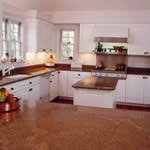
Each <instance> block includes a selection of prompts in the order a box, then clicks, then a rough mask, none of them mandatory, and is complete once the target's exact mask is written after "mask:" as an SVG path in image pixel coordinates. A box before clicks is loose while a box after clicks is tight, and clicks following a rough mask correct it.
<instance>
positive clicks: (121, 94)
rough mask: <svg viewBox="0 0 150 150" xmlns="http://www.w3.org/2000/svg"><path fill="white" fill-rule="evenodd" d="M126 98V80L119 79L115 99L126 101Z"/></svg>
mask: <svg viewBox="0 0 150 150" xmlns="http://www.w3.org/2000/svg"><path fill="white" fill-rule="evenodd" d="M125 99H126V80H119V81H118V83H117V86H116V91H115V101H117V102H125Z"/></svg>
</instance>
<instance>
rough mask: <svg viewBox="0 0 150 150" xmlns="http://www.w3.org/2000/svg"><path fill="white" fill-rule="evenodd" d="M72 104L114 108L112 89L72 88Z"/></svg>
mask: <svg viewBox="0 0 150 150" xmlns="http://www.w3.org/2000/svg"><path fill="white" fill-rule="evenodd" d="M73 90H74V101H73V103H74V105H81V106H92V107H103V108H114V98H115V97H114V96H115V92H114V91H113V90H108V91H107V90H95V89H81V88H74V89H73Z"/></svg>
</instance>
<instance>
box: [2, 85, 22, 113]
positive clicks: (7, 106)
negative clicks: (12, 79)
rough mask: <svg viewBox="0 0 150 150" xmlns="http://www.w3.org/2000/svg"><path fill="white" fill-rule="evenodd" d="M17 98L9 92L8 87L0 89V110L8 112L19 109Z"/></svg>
mask: <svg viewBox="0 0 150 150" xmlns="http://www.w3.org/2000/svg"><path fill="white" fill-rule="evenodd" d="M19 100H20V99H19V98H17V97H14V96H13V95H12V94H10V93H9V91H8V89H5V88H1V89H0V112H9V111H14V110H17V109H19Z"/></svg>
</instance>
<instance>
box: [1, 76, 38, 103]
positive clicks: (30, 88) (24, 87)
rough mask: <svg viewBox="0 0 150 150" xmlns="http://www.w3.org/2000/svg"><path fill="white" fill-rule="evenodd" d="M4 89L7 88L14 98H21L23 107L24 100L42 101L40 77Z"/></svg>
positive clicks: (9, 85)
mask: <svg viewBox="0 0 150 150" xmlns="http://www.w3.org/2000/svg"><path fill="white" fill-rule="evenodd" d="M3 87H4V88H7V89H8V90H9V91H10V93H11V94H13V95H14V96H16V97H19V98H21V102H20V103H21V105H22V104H23V101H24V100H27V101H36V100H39V99H40V79H39V77H35V78H30V79H27V80H24V81H18V82H16V83H13V84H8V85H6V86H3ZM1 88H2V87H1Z"/></svg>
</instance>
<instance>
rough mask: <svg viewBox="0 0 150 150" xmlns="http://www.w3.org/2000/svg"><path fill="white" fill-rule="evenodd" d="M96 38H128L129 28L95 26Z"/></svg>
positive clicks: (121, 26)
mask: <svg viewBox="0 0 150 150" xmlns="http://www.w3.org/2000/svg"><path fill="white" fill-rule="evenodd" d="M94 36H95V37H109V38H111V37H112V38H115V37H116V38H128V28H127V27H125V26H123V25H101V24H96V25H95V32H94Z"/></svg>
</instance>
